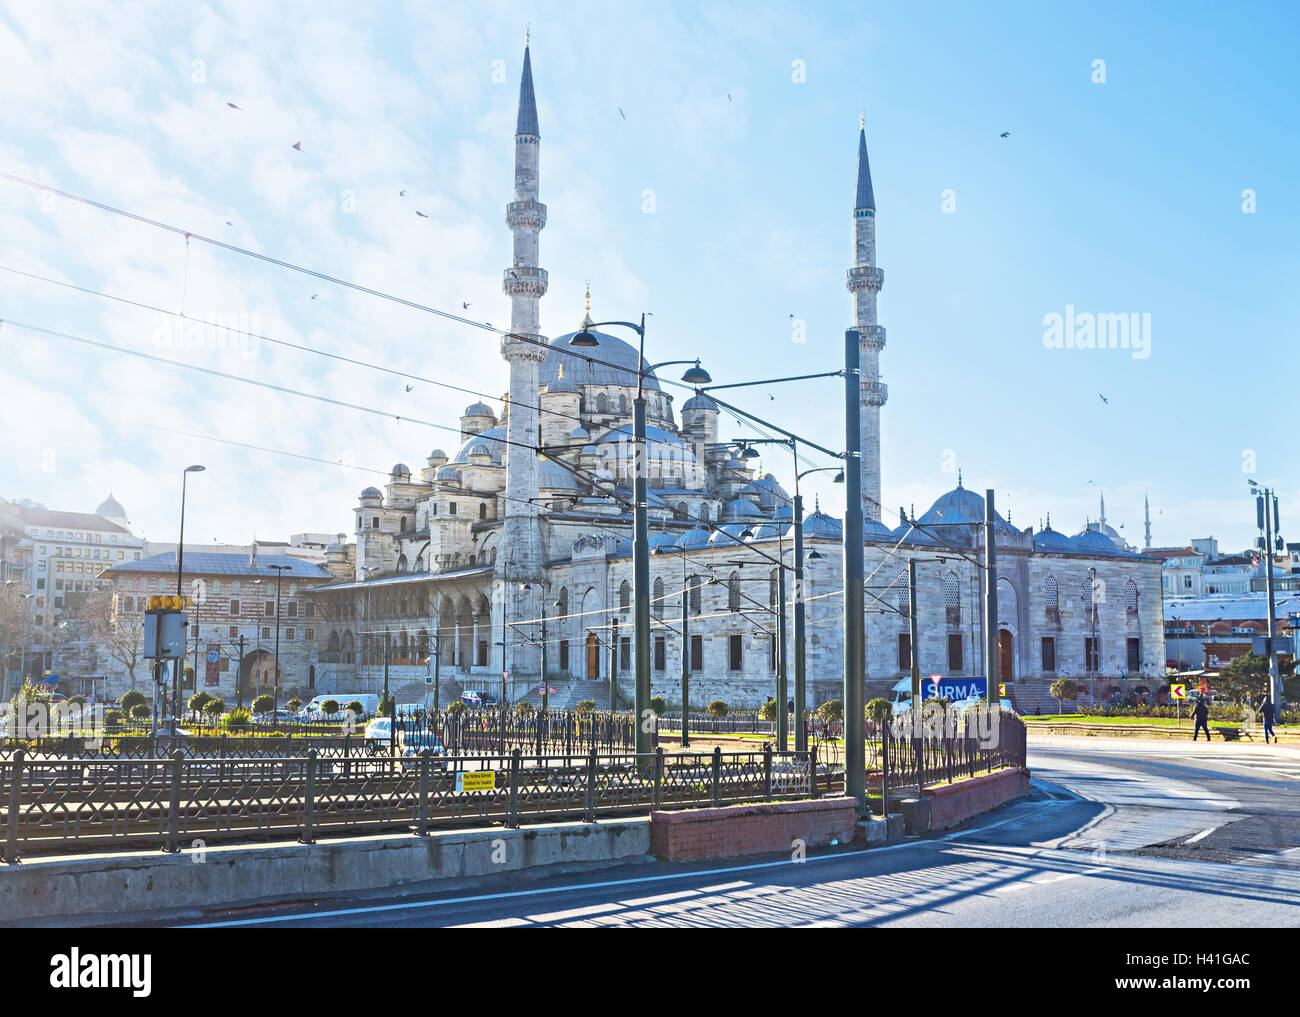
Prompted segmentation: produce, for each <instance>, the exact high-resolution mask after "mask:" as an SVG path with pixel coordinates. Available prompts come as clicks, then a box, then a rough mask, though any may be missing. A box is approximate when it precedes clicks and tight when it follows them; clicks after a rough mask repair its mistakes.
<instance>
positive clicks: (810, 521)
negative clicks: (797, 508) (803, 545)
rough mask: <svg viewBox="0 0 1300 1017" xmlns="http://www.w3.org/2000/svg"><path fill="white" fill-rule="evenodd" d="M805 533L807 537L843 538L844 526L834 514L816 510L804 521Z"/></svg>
mask: <svg viewBox="0 0 1300 1017" xmlns="http://www.w3.org/2000/svg"><path fill="white" fill-rule="evenodd" d="M864 529H865V526H864ZM803 535H804V538H805V539H807V538H808V537H825V538H826V539H828V540H843V539H844V528H843V526H841V525H840V521H839V520H838V519H836V518H835V517H834V516H828V515H827V514H826V513H825V512H814V513H813V514H812V515H810V516H809V517H808V518H807V519H805V520H804V521H803Z"/></svg>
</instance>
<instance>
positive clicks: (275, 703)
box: [271, 570, 387, 722]
mask: <svg viewBox="0 0 1300 1017" xmlns="http://www.w3.org/2000/svg"><path fill="white" fill-rule="evenodd" d="M281 574H282V572H281V571H280V570H277V571H276V573H275V685H274V687H273V689H272V695H271V717H272V721H273V722H274V718H275V711H276V710H278V709H280V576H281ZM384 691H385V692H386V691H387V687H385V690H384Z"/></svg>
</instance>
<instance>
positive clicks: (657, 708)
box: [650, 696, 668, 717]
mask: <svg viewBox="0 0 1300 1017" xmlns="http://www.w3.org/2000/svg"><path fill="white" fill-rule="evenodd" d="M650 709H652V710H653V711H654V714H655V716H656V717H662V716H663V715H664V714H665V713H667V712H668V704H667V703H666V702H664V697H663V696H655V697H654V698H653V699H651V700H650Z"/></svg>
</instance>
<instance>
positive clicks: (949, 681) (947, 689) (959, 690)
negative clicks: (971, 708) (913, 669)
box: [921, 675, 989, 703]
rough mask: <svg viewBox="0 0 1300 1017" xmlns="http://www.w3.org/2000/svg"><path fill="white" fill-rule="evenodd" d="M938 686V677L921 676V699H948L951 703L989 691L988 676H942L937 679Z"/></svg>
mask: <svg viewBox="0 0 1300 1017" xmlns="http://www.w3.org/2000/svg"><path fill="white" fill-rule="evenodd" d="M937 681H938V688H937V689H936V688H935V682H936V679H934V678H931V677H929V676H928V675H923V676H922V678H921V699H922V700H923V701H924V700H926V699H940V698H942V699H947V700H948V702H950V703H955V702H957V701H958V700H961V699H970V698H971V697H972V696H983V695H985V694H986V693H987V692H988V688H989V685H988V679H987V678H963V677H961V676H955V677H942V678H939V679H937Z"/></svg>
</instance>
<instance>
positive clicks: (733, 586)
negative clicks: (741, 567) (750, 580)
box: [727, 572, 740, 611]
mask: <svg viewBox="0 0 1300 1017" xmlns="http://www.w3.org/2000/svg"><path fill="white" fill-rule="evenodd" d="M727 610H728V611H739V610H740V574H739V573H737V572H733V573H731V575H730V576H729V577H728V579H727Z"/></svg>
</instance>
